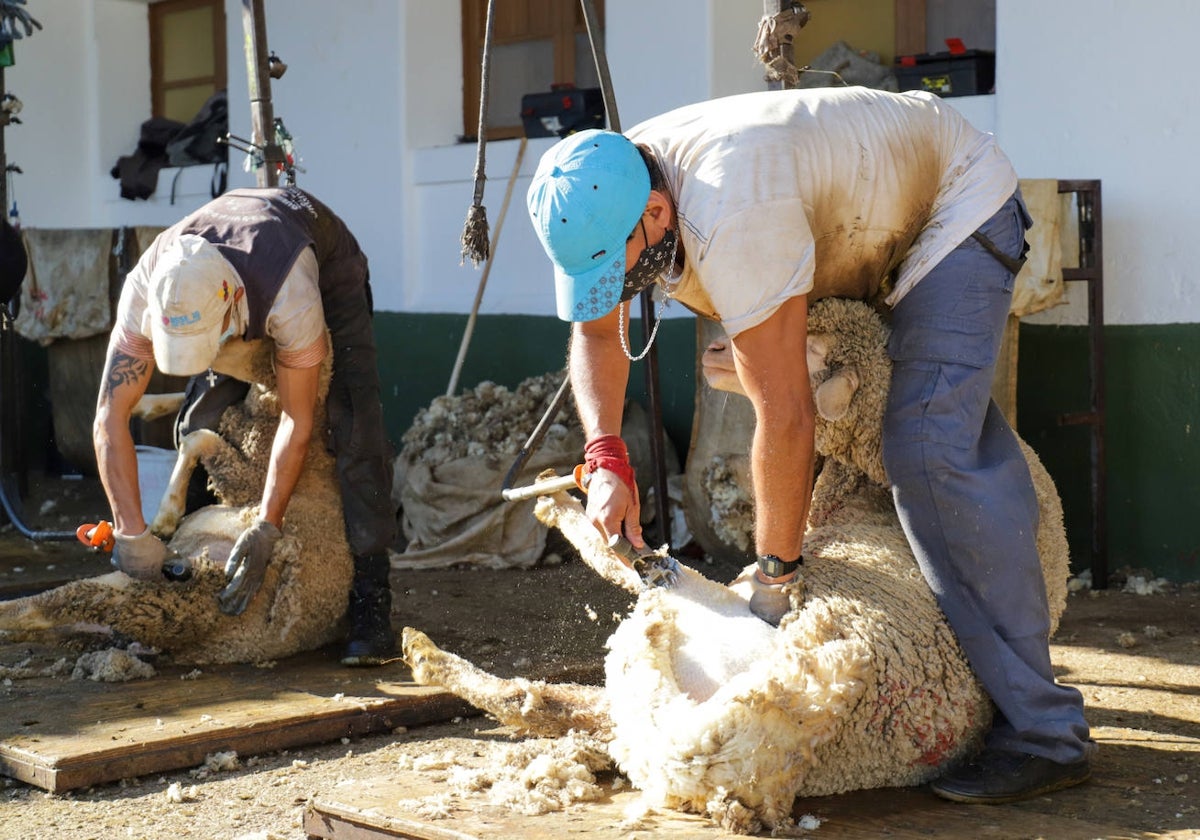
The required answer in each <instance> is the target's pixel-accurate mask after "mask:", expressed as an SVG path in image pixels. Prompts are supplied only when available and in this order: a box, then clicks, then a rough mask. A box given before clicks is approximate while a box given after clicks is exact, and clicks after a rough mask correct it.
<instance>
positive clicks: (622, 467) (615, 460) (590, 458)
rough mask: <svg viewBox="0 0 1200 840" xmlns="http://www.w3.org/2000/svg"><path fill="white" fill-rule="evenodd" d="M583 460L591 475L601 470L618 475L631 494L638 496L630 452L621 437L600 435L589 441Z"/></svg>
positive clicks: (584, 449)
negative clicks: (630, 461)
mask: <svg viewBox="0 0 1200 840" xmlns="http://www.w3.org/2000/svg"><path fill="white" fill-rule="evenodd" d="M583 460H584V464H586V465H587V471H588V472H589V473H594V472H595V471H596V470H599V469H606V470H608V471H609V472H612V473H616V475H617V476H618V477H619V478H620V479H621V481H623V482H625V486H626V487H628V488H629V492H630V493H633V494H635V495H636V494H637V483H636V481H635V479H634V476H633V465H632V464H630V463H629V450H628V449H627V448H626V447H625V441H623V440H621V437H620V435H600V436H599V437H594V438H592V439H591V440H589V441H588V442H587V446H585V447H584V448H583Z"/></svg>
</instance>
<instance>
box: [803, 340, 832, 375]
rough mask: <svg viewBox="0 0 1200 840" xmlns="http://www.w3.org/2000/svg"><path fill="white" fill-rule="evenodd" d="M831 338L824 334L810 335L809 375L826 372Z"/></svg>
mask: <svg viewBox="0 0 1200 840" xmlns="http://www.w3.org/2000/svg"><path fill="white" fill-rule="evenodd" d="M829 343H830V342H829V336H827V335H824V334H822V333H809V334H808V375H809V376H812V375H813V374H814V373H820V372H821V371H823V370H825V368H826V364H825V359H826V357H828V356H829Z"/></svg>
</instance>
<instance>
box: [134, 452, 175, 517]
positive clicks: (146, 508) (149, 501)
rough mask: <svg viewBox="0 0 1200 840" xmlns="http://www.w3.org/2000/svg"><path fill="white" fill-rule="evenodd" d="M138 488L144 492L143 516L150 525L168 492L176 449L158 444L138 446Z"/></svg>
mask: <svg viewBox="0 0 1200 840" xmlns="http://www.w3.org/2000/svg"><path fill="white" fill-rule="evenodd" d="M136 450H137V465H138V490H139V491H140V492H141V494H142V518H143V519H145V520H146V524H147V525H149V524H150V523H151V522H153V521H154V516H155V514H157V513H158V505H159V502H161V501H162V497H163V495H164V494H165V493H166V492H167V485H168V484H169V483H170V480H171V470H173V469H175V456H176V452H175V450H174V449H160V448H158V447H157V446H138V447H136Z"/></svg>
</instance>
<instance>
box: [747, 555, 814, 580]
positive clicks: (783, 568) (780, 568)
mask: <svg viewBox="0 0 1200 840" xmlns="http://www.w3.org/2000/svg"><path fill="white" fill-rule="evenodd" d="M802 565H804V555H803V554H801V555H800V556H799V557H798V558H797V559H795V560H780V559H779V558H778V557H776V556H775V555H774V554H760V555H758V569H759V571H760V572H762V573H763V574H764V575H766V576H767V577H773V578H777V577H784V576H786V575H790V574H791V573H792V572H794V571H796V569H799V568H800V567H801V566H802Z"/></svg>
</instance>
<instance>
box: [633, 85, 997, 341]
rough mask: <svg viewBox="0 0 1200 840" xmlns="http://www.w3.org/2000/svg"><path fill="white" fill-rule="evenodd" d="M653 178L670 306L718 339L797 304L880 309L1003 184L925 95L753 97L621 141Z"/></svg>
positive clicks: (980, 145) (963, 232)
mask: <svg viewBox="0 0 1200 840" xmlns="http://www.w3.org/2000/svg"><path fill="white" fill-rule="evenodd" d="M627 135H628V137H629V138H630V139H631V140H633V141H634V142H635V143H638V144H642V145H645V146H648V147H649V148H650V149H651V150H652V151H653V153H654V155H655V157H656V159H657V160H658V162H659V165H660V167H661V168H662V170H663V175H664V177H665V178H666V180H667V183H668V185H669V187H670V190H671V194H672V197H673V198H674V199H675V203H676V207H677V208H678V211H679V218H680V235H681V239H682V242H683V246H684V249H685V251H686V254H687V267H686V269H685V272H684V275H683V277H682V278H681V281H680V283H679V286H678V287H677V288H676V289H675V290H674V291H673V293H672V296H673V297H675V298H676V299H678V300H680V301H681V302H682V303H684V304H685V305H687V306H689V307H690V308H692V309H694V310H695V311H697V312H700V313H701V314H703V315H706V316H709V317H714V318H717V319H718V320H720V321H721V322H722V324H723V325H724V327H725V329H726V330H727V331H728V333H729V334H730V335H737V334H738V333H740V332H742V331H743V330H746V329H749V328H750V327H753V326H756V325H758V324H760V323H762V322H763V321H764V320H766V319H767V318H768V317H769V316H770V315H771V314H772V313H773V312H774V311H775V310H776V309H777V308H778V307H779V306H780V305H781V304H782V303H783V302H784V301H785V300H787V299H789V298H791V297H795V296H797V295H802V294H809V295H811V296H812V297H813V298H814V299H819V298H822V297H831V296H838V297H852V298H859V299H864V300H869V299H872V298H874V297H875V296H876V295H877V294H878V293H879V291H880V289H881V285H882V284H883V281H884V280H885V279H886V278H887V277H888V276H889V274H890V273H891V272H892V271H893V270H894V269H895V270H898V271H897V275H896V278H895V285H894V287H893V289H892V291H891V292H890V294H889V295H888V296H887V298H886V301H887V303H889V304H891V305H895V304H896V302H897V301H899V300H900V298H901V297H903V296H904V294H905V293H906V292H907V291H908V290H909V289H911V288H912V286H913V285H914V284H916V283H917V282H918V281H919V280H920V279H921V278H922V277H924V276H925V274H926V273H928V271H929V270H930V268H932V267H933V266H934V265H936V264H937V263H938V262H939V261H940V260H941V259H942V258H943V257H945V256H946V255H947V254H948V253H949V252H950V251H952V250H953V249H954V248H955V247H957V246H958V244H959V243H961V242H962V241H963V240H964V239H966V238H967V237H968V236H969V235H970V234H971V233H972V232H973V231H974V230H975V229H976V228H978V227H979V226H980V225H981V224H983V222H985V221H987V219H988V218H990V217H991V216H992V215H993V214H994V213H995V212H996V211H997V210H999V209H1000V207H1001V205H1003V204H1004V202H1005V201H1006V200H1008V198H1009V197H1010V196H1011V195H1012V194H1013V192H1014V191H1015V190H1016V188H1017V175H1016V172H1015V171H1014V170H1013V167H1012V165H1011V164H1010V163H1009V161H1008V158H1007V157H1005V155H1004V153H1003V152H1001V151H1000V148H999V147H998V146H997V145H996V142H995V140H994V138H993V137H992V136H991V135H990V134H985V133H983V132H980V131H978V130H977V129H975V128H974V127H972V126H971V125H970V124H969V123H968V122H967V121H966V120H965V119H963V118H962V116H960V115H959V114H958V113H957V112H956V111H954V110H953V109H952V108H950V107H949V106H947V105H946V104H945V103H943V102H942V100H940V99H938V98H937V97H936V96H934V95H932V94H928V93H924V92H916V93H903V94H896V93H886V92H883V91H876V90H870V89H867V88H821V89H812V90H789V91H763V92H761V93H750V94H743V95H740V96H731V97H726V98H723V99H715V100H711V101H707V102H701V103H697V104H695V105H688V106H685V107H683V108H679V109H677V110H674V111H670V112H668V113H666V114H663V115H661V116H658V117H654V118H653V119H650V120H647V121H646V122H643V123H641V124H639V125H637V126H635V127H634V128H633V129H631V130H630V131H629V132H627Z"/></svg>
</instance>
